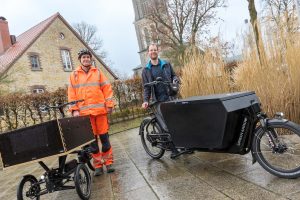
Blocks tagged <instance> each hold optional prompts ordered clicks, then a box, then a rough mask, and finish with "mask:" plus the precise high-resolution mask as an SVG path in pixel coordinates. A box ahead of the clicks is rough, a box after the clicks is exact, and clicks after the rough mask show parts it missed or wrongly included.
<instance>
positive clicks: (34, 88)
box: [30, 85, 46, 94]
mask: <svg viewBox="0 0 300 200" xmlns="http://www.w3.org/2000/svg"><path fill="white" fill-rule="evenodd" d="M30 91H31V93H32V94H42V93H45V92H46V88H45V86H44V85H33V86H30ZM35 91H36V92H35Z"/></svg>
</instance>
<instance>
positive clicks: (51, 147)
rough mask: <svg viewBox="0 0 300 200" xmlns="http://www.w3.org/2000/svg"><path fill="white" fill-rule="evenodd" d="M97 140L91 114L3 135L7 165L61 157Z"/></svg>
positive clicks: (0, 144) (0, 143) (0, 138)
mask: <svg viewBox="0 0 300 200" xmlns="http://www.w3.org/2000/svg"><path fill="white" fill-rule="evenodd" d="M93 139H94V135H93V132H92V128H91V124H90V120H89V117H88V116H83V117H71V118H63V119H55V120H51V121H48V122H43V123H41V124H37V125H33V126H30V127H25V128H21V129H17V130H13V131H10V132H6V133H3V134H1V135H0V153H1V157H2V162H3V167H4V168H7V167H10V166H14V165H18V164H22V163H25V162H29V161H33V160H40V159H42V158H45V157H49V156H54V155H57V156H61V155H65V154H68V153H70V152H72V151H73V150H74V149H76V148H78V147H82V146H84V145H86V144H88V143H90V142H91V141H92V140H93Z"/></svg>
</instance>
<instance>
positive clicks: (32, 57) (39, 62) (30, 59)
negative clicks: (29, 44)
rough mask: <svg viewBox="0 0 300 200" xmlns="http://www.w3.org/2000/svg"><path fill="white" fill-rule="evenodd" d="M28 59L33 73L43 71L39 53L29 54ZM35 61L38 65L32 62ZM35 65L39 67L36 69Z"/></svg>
mask: <svg viewBox="0 0 300 200" xmlns="http://www.w3.org/2000/svg"><path fill="white" fill-rule="evenodd" d="M28 58H29V64H30V68H31V70H32V71H41V70H42V67H41V61H40V56H39V54H38V53H34V52H31V53H28ZM33 60H35V62H36V63H33V62H32V61H33ZM33 65H37V67H34V66H33Z"/></svg>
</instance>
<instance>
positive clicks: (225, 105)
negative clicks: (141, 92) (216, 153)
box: [160, 92, 259, 149]
mask: <svg viewBox="0 0 300 200" xmlns="http://www.w3.org/2000/svg"><path fill="white" fill-rule="evenodd" d="M253 101H256V102H258V103H259V100H258V98H257V96H256V94H255V93H254V92H237V93H228V94H217V95H210V96H197V97H191V98H186V99H182V100H175V101H170V102H166V103H162V104H161V107H160V108H161V112H162V115H163V117H164V119H165V122H166V125H167V127H168V129H169V132H170V134H171V136H172V140H173V142H174V144H175V145H176V146H179V147H187V148H208V149H227V148H230V147H231V146H232V145H234V144H235V145H236V144H237V143H238V142H240V141H238V140H239V139H241V137H243V136H245V135H246V134H248V133H247V132H242V131H248V130H249V129H248V128H247V130H246V129H245V126H246V124H247V127H248V122H249V119H247V118H246V117H245V112H246V108H249V107H250V105H251V103H252V102H253ZM242 126H244V128H243V127H242ZM242 129H244V130H242ZM241 134H243V135H241Z"/></svg>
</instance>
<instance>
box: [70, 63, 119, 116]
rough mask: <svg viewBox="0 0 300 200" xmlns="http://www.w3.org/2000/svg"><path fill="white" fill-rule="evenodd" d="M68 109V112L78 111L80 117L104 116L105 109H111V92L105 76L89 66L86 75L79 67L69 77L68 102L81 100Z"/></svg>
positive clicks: (112, 104)
mask: <svg viewBox="0 0 300 200" xmlns="http://www.w3.org/2000/svg"><path fill="white" fill-rule="evenodd" d="M81 99H83V100H84V101H83V102H78V103H77V104H76V105H73V106H71V107H70V109H69V110H70V111H71V112H72V111H74V110H78V111H79V112H80V115H101V114H106V113H107V112H106V107H109V108H112V107H113V106H114V102H113V91H112V87H111V85H110V83H109V81H108V79H107V78H106V77H105V75H104V74H103V73H102V72H101V71H100V70H99V69H97V68H96V67H94V66H91V68H90V70H89V72H88V73H86V72H84V71H83V70H82V68H81V66H79V67H78V68H77V69H76V70H74V71H73V72H72V73H71V75H70V81H69V87H68V100H69V101H74V100H81Z"/></svg>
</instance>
